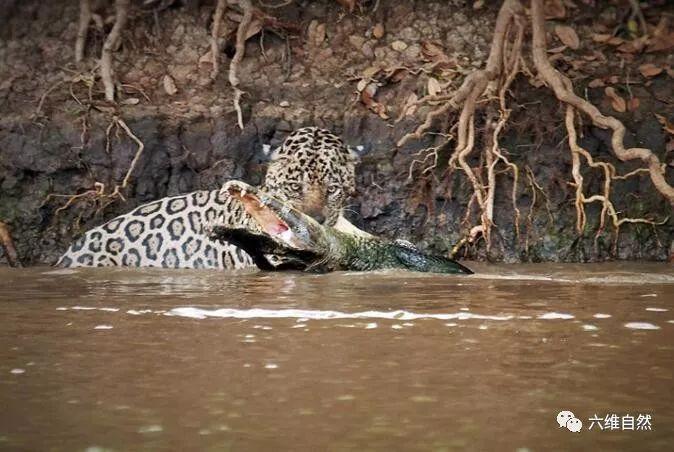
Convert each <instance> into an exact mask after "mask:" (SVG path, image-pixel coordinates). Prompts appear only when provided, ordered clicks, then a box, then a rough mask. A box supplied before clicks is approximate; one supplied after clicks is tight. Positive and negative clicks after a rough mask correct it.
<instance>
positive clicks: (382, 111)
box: [360, 83, 389, 119]
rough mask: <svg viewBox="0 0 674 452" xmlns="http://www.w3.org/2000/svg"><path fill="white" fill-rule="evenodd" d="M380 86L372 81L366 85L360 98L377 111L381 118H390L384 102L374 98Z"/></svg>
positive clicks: (368, 106)
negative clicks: (381, 102)
mask: <svg viewBox="0 0 674 452" xmlns="http://www.w3.org/2000/svg"><path fill="white" fill-rule="evenodd" d="M377 89H378V86H377V84H376V83H370V84H369V85H367V86H366V87H365V89H364V90H363V91H361V93H360V100H361V102H363V104H364V105H365V106H366V107H367V108H369V109H370V110H372V111H373V112H375V113H376V114H377V115H379V117H380V118H382V119H388V118H389V116H388V114H387V113H386V106H385V105H383V104H380V103H379V102H377V101H376V100H375V99H374V96H375V94H376V93H377Z"/></svg>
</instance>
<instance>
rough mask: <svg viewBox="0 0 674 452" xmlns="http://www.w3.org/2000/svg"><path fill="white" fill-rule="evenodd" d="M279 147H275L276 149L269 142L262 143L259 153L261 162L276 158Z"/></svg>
mask: <svg viewBox="0 0 674 452" xmlns="http://www.w3.org/2000/svg"><path fill="white" fill-rule="evenodd" d="M279 149H280V147H277V148H276V149H274V148H272V147H271V144H263V145H262V152H261V153H260V154H261V156H262V157H261V161H262V162H269V161H271V160H275V159H276V158H278V152H279Z"/></svg>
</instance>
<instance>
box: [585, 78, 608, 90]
mask: <svg viewBox="0 0 674 452" xmlns="http://www.w3.org/2000/svg"><path fill="white" fill-rule="evenodd" d="M587 86H588V87H589V88H601V87H602V86H606V85H605V83H604V81H603V80H602V79H600V78H596V79H594V80H592V81H591V82H590V83H588V84H587Z"/></svg>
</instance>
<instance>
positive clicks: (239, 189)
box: [223, 182, 313, 250]
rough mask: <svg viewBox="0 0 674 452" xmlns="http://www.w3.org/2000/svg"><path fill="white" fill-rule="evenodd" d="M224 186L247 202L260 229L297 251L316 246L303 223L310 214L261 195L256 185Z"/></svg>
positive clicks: (247, 210) (242, 202)
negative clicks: (302, 212) (296, 210)
mask: <svg viewBox="0 0 674 452" xmlns="http://www.w3.org/2000/svg"><path fill="white" fill-rule="evenodd" d="M223 188H224V189H225V190H227V192H228V193H229V195H230V196H232V197H233V198H235V199H236V200H237V201H239V202H240V203H241V204H242V205H243V207H244V209H246V212H248V214H249V215H250V216H251V217H253V219H254V220H255V222H256V223H257V224H258V226H259V227H260V229H262V230H263V231H264V232H265V233H266V234H268V235H269V236H270V237H271V238H272V239H274V240H277V241H279V242H282V243H284V244H285V245H287V246H289V247H292V248H294V249H297V250H305V249H310V248H311V246H312V245H313V244H312V243H311V242H312V240H311V235H310V233H309V231H308V230H307V227H306V226H305V225H304V222H303V220H306V219H307V217H306V216H304V215H302V214H298V213H296V212H293V210H292V209H290V208H288V207H287V206H285V205H282V204H280V203H279V202H278V201H277V200H275V199H273V198H268V197H266V196H265V195H263V194H258V193H257V190H256V189H255V188H253V187H247V186H245V185H244V184H241V183H233V182H230V183H227V184H226V185H225V187H223ZM309 221H311V220H310V219H309Z"/></svg>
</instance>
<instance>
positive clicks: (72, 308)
mask: <svg viewBox="0 0 674 452" xmlns="http://www.w3.org/2000/svg"><path fill="white" fill-rule="evenodd" d="M56 310H57V311H103V312H117V311H119V308H107V307H103V308H97V307H95V306H70V307H66V306H59V307H58V308H56Z"/></svg>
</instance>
